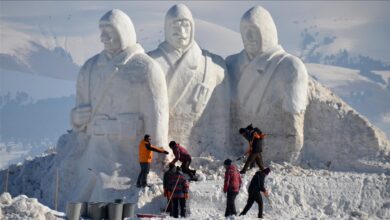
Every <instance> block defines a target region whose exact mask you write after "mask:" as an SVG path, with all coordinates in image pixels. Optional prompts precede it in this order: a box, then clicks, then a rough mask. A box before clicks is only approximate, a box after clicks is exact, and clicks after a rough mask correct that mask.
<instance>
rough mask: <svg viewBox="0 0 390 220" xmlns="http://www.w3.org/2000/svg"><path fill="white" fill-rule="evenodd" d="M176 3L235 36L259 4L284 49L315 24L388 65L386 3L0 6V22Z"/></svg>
mask: <svg viewBox="0 0 390 220" xmlns="http://www.w3.org/2000/svg"><path fill="white" fill-rule="evenodd" d="M179 2H181V3H185V4H186V5H187V6H188V7H189V8H190V9H191V11H192V12H193V15H194V17H195V18H198V19H203V20H206V21H209V22H213V23H216V24H219V25H222V26H225V27H227V28H230V29H232V30H235V31H239V21H240V18H241V16H242V15H243V13H244V12H245V11H246V10H248V9H249V8H250V7H252V6H255V5H261V6H263V7H265V8H266V9H267V10H269V11H270V13H271V14H272V16H273V18H274V20H275V23H276V24H277V27H278V30H279V34H280V39H281V40H282V42H285V44H286V43H287V44H289V43H290V42H289V40H290V39H289V33H291V32H292V31H294V30H293V29H294V28H297V27H300V28H303V27H305V26H307V27H310V26H312V25H315V26H316V28H317V29H318V31H320V32H321V33H326V34H329V35H334V36H337V37H340V38H344V39H347V40H343V41H342V40H340V41H339V42H343V44H346V45H348V44H350V47H353V48H354V49H355V50H356V51H357V52H364V53H366V54H364V55H370V56H373V57H375V58H379V59H382V60H384V61H386V62H389V61H390V46H389V45H390V44H389V43H388V39H390V13H389V11H390V1H1V2H0V4H1V13H0V14H1V15H0V19H1V20H5V19H17V20H19V21H23V20H25V21H26V22H28V20H29V17H39V16H43V17H45V16H46V17H47V16H53V17H55V16H61V15H62V16H65V15H67V14H73V13H76V12H78V11H84V12H85V11H89V10H91V11H102V13H103V12H104V11H108V10H110V9H112V8H119V9H121V10H123V11H125V12H126V13H128V14H129V16H130V17H131V14H132V13H135V12H136V13H142V12H148V13H159V14H160V13H165V12H166V11H167V10H168V9H169V8H170V7H171V6H172V5H173V4H176V3H179ZM297 24H298V25H297ZM299 24H301V25H299ZM359 48H360V50H359Z"/></svg>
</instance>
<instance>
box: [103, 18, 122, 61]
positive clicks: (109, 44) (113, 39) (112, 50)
mask: <svg viewBox="0 0 390 220" xmlns="http://www.w3.org/2000/svg"><path fill="white" fill-rule="evenodd" d="M99 28H100V41H101V42H102V43H103V44H104V50H105V51H107V52H108V53H109V54H111V55H114V54H116V53H118V52H119V51H120V50H121V42H120V39H119V34H118V32H117V31H116V30H115V28H114V27H113V26H112V25H108V24H102V25H100V26H99Z"/></svg>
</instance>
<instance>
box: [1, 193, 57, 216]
mask: <svg viewBox="0 0 390 220" xmlns="http://www.w3.org/2000/svg"><path fill="white" fill-rule="evenodd" d="M63 218H64V214H63V213H61V212H57V211H53V210H51V209H50V208H48V207H47V206H44V205H42V204H41V203H39V202H38V200H37V199H36V198H28V197H27V196H25V195H19V196H17V197H15V198H12V197H11V195H10V194H9V193H3V194H1V196H0V219H8V220H56V219H63Z"/></svg>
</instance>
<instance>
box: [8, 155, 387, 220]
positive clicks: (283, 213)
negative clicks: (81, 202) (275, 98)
mask: <svg viewBox="0 0 390 220" xmlns="http://www.w3.org/2000/svg"><path fill="white" fill-rule="evenodd" d="M194 163H195V164H196V165H197V166H194V167H196V168H199V167H200V166H202V167H203V170H199V174H200V175H201V176H203V177H204V178H205V180H202V181H199V182H190V199H189V200H188V201H187V204H188V206H187V207H188V209H189V213H190V215H189V217H188V218H187V219H194V220H195V219H210V220H211V219H225V217H224V211H225V207H226V195H224V194H223V192H222V188H223V176H224V168H223V166H221V164H222V161H210V160H208V159H204V158H196V159H195V160H194ZM237 165H238V166H239V168H240V167H242V166H243V163H242V162H239V163H238V164H237ZM206 167H207V168H208V169H205V168H206ZM271 170H272V172H271V173H270V175H269V176H267V178H266V183H265V186H266V188H267V189H268V190H269V191H270V193H271V194H270V199H271V202H272V207H271V206H270V205H269V203H268V201H267V200H265V199H264V200H263V202H264V218H265V219H275V220H277V219H323V220H325V219H345V220H347V219H348V220H355V219H356V220H358V219H389V218H390V196H389V193H390V192H389V186H390V185H389V178H388V175H385V174H380V173H377V174H367V173H354V172H334V171H332V170H327V169H323V170H315V169H311V168H308V167H306V168H302V167H299V166H293V165H291V164H288V163H284V164H276V163H272V164H271ZM254 173H255V170H250V171H248V172H247V173H246V174H245V175H244V176H243V186H242V188H241V190H240V193H239V195H238V197H237V199H236V208H237V212H240V211H242V209H243V207H244V206H245V204H246V199H247V186H248V183H249V182H250V180H251V178H252V176H253V175H254ZM159 175H160V177H161V175H162V174H159ZM160 177H159V176H158V175H157V174H156V173H155V172H152V173H151V174H150V176H149V181H150V183H152V184H153V186H152V187H151V188H145V189H142V190H140V189H137V188H133V189H131V190H129V193H128V194H126V197H125V201H128V202H132V201H134V199H138V203H137V209H136V213H153V214H160V213H161V210H163V209H164V208H165V205H166V199H165V198H164V197H162V181H161V178H160ZM5 195H7V194H3V195H2V197H1V204H2V205H1V209H2V213H3V215H5V216H13V217H15V218H14V219H17V220H19V219H26V218H25V217H26V216H33V215H34V216H45V215H54V216H55V215H58V216H61V213H56V212H54V211H50V210H49V209H48V208H47V207H45V206H42V205H40V204H38V203H37V202H36V199H28V198H26V197H25V196H18V197H16V198H14V199H13V200H12V202H10V201H11V200H10V199H5V197H6V196H5ZM25 207H34V209H31V210H26V208H25ZM11 210H12V211H11ZM257 210H258V207H257V204H254V205H253V206H252V208H251V210H250V211H249V212H248V214H247V215H246V216H244V217H235V218H234V219H256V216H257ZM10 212H12V213H10ZM46 213H50V214H46ZM23 217H24V218H23ZM36 219H39V218H36ZM156 219H157V218H156ZM167 219H173V218H167Z"/></svg>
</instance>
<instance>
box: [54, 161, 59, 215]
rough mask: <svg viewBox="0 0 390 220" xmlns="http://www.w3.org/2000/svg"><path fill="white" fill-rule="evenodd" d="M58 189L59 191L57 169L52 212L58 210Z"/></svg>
mask: <svg viewBox="0 0 390 220" xmlns="http://www.w3.org/2000/svg"><path fill="white" fill-rule="evenodd" d="M58 189H59V173H58V168H57V169H56V189H55V194H54V210H56V211H57V210H58V209H57V208H58Z"/></svg>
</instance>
